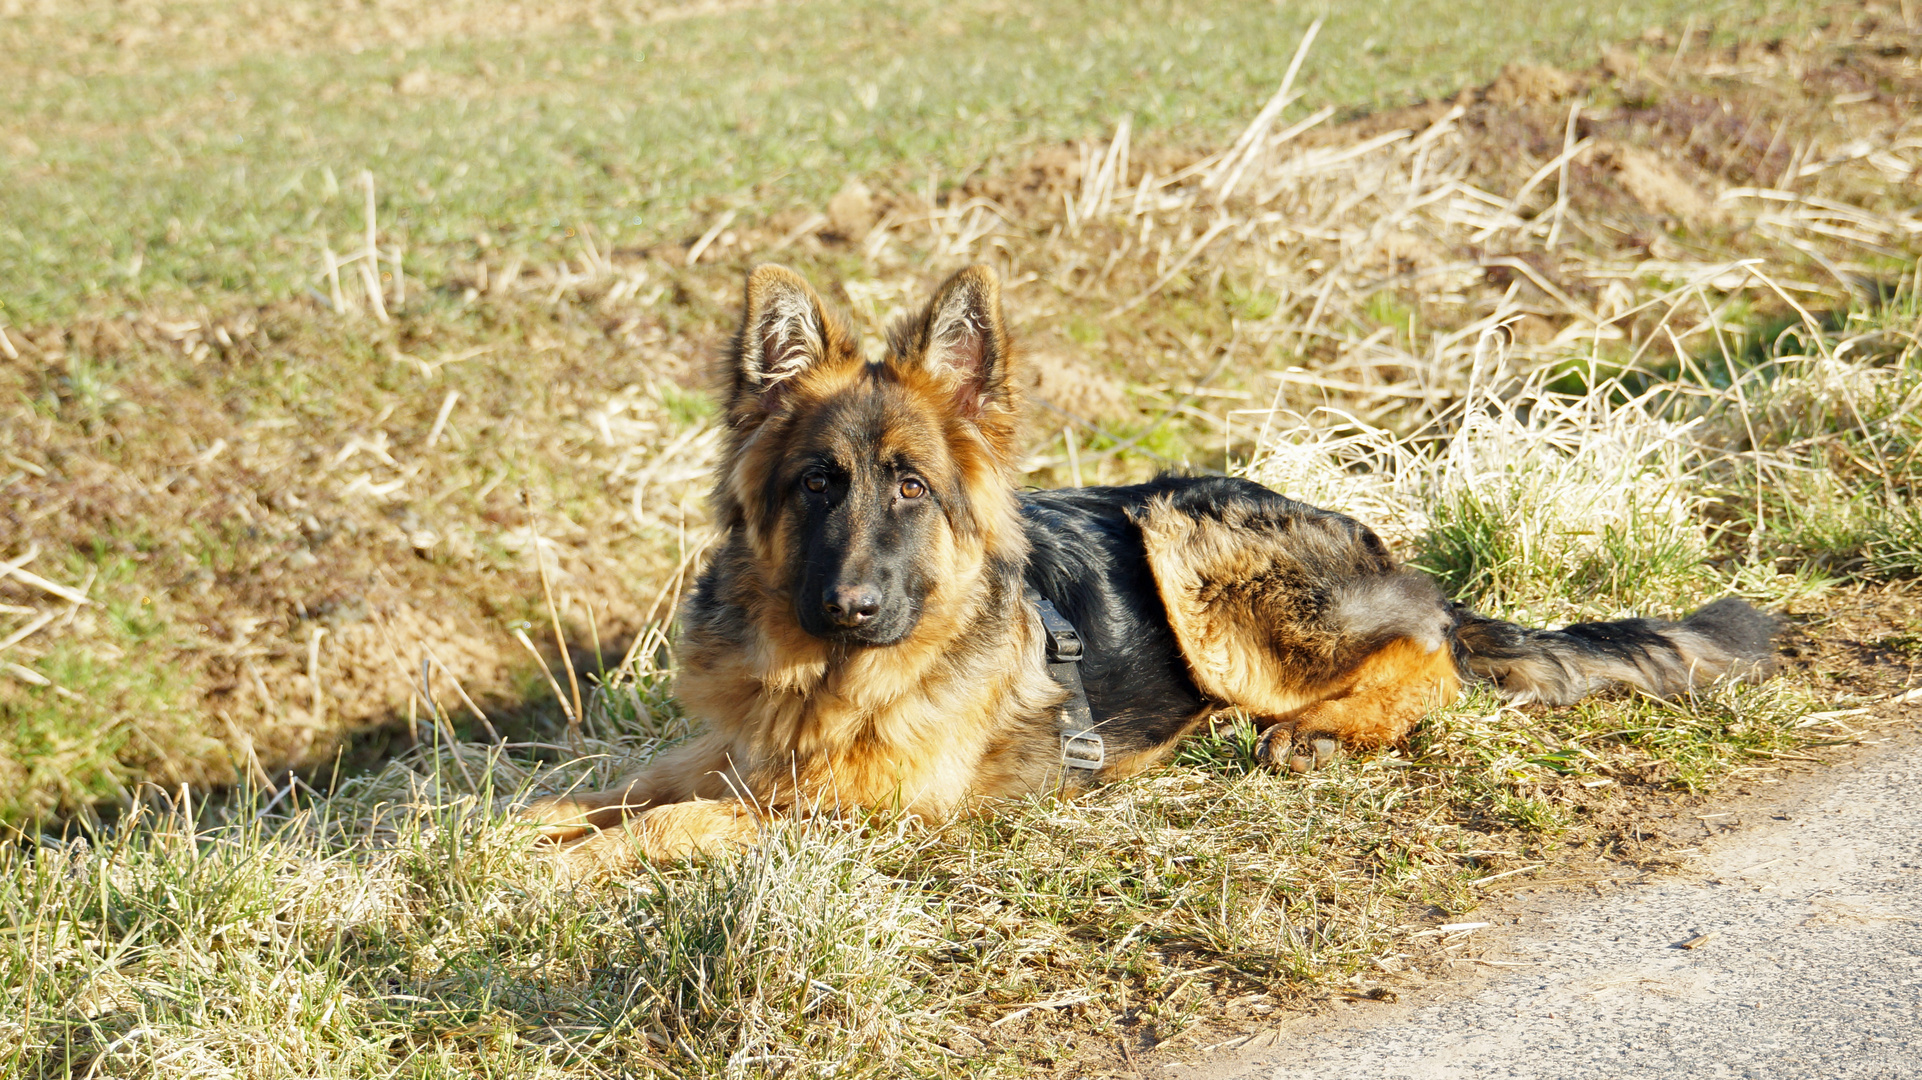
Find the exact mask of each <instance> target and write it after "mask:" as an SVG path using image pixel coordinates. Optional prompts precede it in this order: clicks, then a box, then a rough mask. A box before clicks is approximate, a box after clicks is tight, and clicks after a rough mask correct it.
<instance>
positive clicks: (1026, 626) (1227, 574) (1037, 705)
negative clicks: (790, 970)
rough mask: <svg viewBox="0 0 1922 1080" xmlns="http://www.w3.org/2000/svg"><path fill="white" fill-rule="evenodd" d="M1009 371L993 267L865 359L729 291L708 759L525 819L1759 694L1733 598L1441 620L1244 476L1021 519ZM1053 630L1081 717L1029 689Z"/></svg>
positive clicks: (1286, 748)
mask: <svg viewBox="0 0 1922 1080" xmlns="http://www.w3.org/2000/svg"><path fill="white" fill-rule="evenodd" d="M1018 363H1019V357H1018V354H1017V353H1016V351H1015V349H1014V348H1013V346H1012V345H1011V344H1010V342H1009V339H1008V332H1007V329H1006V326H1005V324H1004V322H1003V318H1002V312H1001V300H1000V285H999V283H998V282H997V280H996V278H995V275H994V273H993V272H992V271H991V270H989V269H988V268H987V267H985V266H975V267H971V268H969V269H966V270H963V271H961V272H960V273H958V274H956V275H955V276H954V277H953V278H951V279H949V280H948V282H947V283H946V284H944V285H942V286H941V288H940V289H939V290H938V292H937V293H936V294H935V296H934V299H933V300H932V302H931V303H929V305H928V306H927V307H926V308H925V309H924V310H923V311H921V312H920V313H919V314H917V315H915V316H912V317H910V318H908V319H906V320H904V321H902V322H900V323H899V324H897V325H896V326H894V327H893V328H892V330H891V331H890V333H889V335H888V342H887V350H886V355H885V357H884V358H883V359H881V360H880V361H878V362H869V361H867V360H865V359H864V358H863V356H862V353H861V351H860V349H859V347H858V345H857V343H856V340H855V339H854V337H853V336H852V334H851V333H850V331H849V330H848V328H847V326H846V325H845V324H844V323H843V322H841V321H840V320H839V319H837V318H836V317H835V316H833V315H832V314H830V313H829V312H828V311H827V310H826V309H825V308H824V307H823V305H822V303H821V299H820V297H819V296H818V295H817V294H816V293H815V291H814V290H813V289H812V288H810V287H809V286H808V284H807V282H805V281H804V280H802V279H801V278H800V277H799V276H798V275H796V274H795V273H793V272H792V271H790V270H787V269H784V268H782V267H778V266H762V267H760V268H758V269H756V270H754V271H753V272H752V273H751V274H750V275H749V276H748V280H747V302H746V310H745V312H744V313H743V317H742V320H741V327H740V332H739V335H738V336H737V337H736V339H735V341H734V344H733V347H732V350H731V353H730V357H729V362H728V363H727V364H726V366H725V370H724V373H723V380H722V382H723V386H722V395H723V397H724V398H725V406H726V423H727V432H728V435H727V444H726V449H725V454H724V456H723V457H722V459H721V463H720V467H719V470H718V474H717V476H716V477H715V484H714V492H713V496H712V501H713V509H714V511H715V514H716V516H717V518H718V523H719V526H720V528H721V530H722V538H721V540H720V546H719V549H718V553H717V554H716V555H715V556H714V558H713V560H712V562H711V563H710V564H709V565H708V566H707V567H706V568H705V570H704V571H703V572H702V573H701V575H700V577H699V580H698V582H697V584H696V586H695V588H694V589H693V590H692V592H691V594H690V599H689V600H688V601H687V603H686V606H685V608H684V610H683V611H682V613H681V618H682V638H681V644H680V655H679V660H680V672H679V675H678V678H677V686H676V689H677V693H678V694H679V697H680V700H681V702H682V703H683V704H684V706H685V707H686V709H687V711H688V712H689V713H690V714H692V716H694V717H696V718H698V719H699V720H701V721H704V722H705V724H706V732H705V734H702V735H700V736H698V737H696V738H694V739H692V740H691V741H689V742H686V743H683V744H681V745H679V746H676V747H674V748H671V749H669V750H667V751H665V752H663V753H661V754H660V755H659V756H657V757H656V758H655V759H654V760H653V761H652V762H650V763H649V764H647V765H646V766H645V767H644V768H642V769H641V770H640V771H638V772H636V773H634V774H633V775H632V776H630V777H628V778H627V779H626V780H625V781H624V782H622V783H621V784H619V785H618V786H616V787H615V788H613V789H611V790H608V791H604V792H599V793H595V794H575V795H568V796H563V797H558V798H552V799H547V800H544V801H542V802H540V803H537V804H535V805H534V806H532V807H530V808H529V809H528V810H527V811H526V814H527V816H529V817H531V818H533V819H534V820H535V821H537V822H539V823H540V824H541V826H542V831H543V833H544V835H545V836H546V837H548V838H549V839H550V840H552V841H555V842H558V843H563V844H566V845H568V846H567V847H566V848H565V849H564V851H565V859H566V861H567V862H568V863H570V864H572V865H573V866H574V867H575V868H577V869H580V870H614V869H618V868H620V867H621V866H622V865H624V864H627V863H630V862H631V861H633V860H637V859H642V858H645V859H671V858H677V857H683V856H687V855H689V854H691V853H694V852H698V851H704V850H712V849H716V848H723V847H727V846H732V845H740V844H746V843H750V842H752V840H753V839H754V837H755V835H756V833H757V831H758V829H759V828H760V825H761V823H762V821H763V820H764V819H766V818H768V817H769V816H770V815H777V814H784V813H785V814H796V813H808V812H814V811H816V810H819V809H824V808H825V809H836V808H838V809H841V810H849V809H853V808H866V809H868V810H871V811H879V810H890V809H900V810H908V811H912V812H914V813H917V814H922V815H934V816H939V815H944V814H948V813H951V812H954V811H957V810H963V809H968V808H979V807H980V806H981V805H982V804H984V803H987V802H991V801H992V800H995V799H998V798H1005V797H1011V796H1024V795H1030V794H1035V793H1046V792H1058V791H1067V792H1070V793H1071V792H1072V791H1074V790H1076V789H1079V788H1081V787H1085V786H1087V785H1089V784H1095V783H1100V782H1103V781H1107V780H1111V779H1114V778H1117V777H1122V776H1126V775H1129V774H1131V773H1135V772H1138V771H1140V770H1142V769H1144V768H1147V767H1148V766H1150V765H1152V764H1154V763H1155V762H1158V761H1160V760H1162V759H1164V758H1166V757H1167V756H1168V755H1169V754H1170V753H1171V752H1172V751H1173V749H1174V747H1175V745H1176V744H1177V743H1178V742H1179V741H1180V739H1181V738H1182V736H1184V735H1186V734H1187V733H1188V732H1190V731H1192V730H1193V729H1194V728H1195V727H1196V725H1198V724H1200V723H1201V722H1202V721H1203V720H1205V719H1206V718H1207V717H1208V716H1209V715H1210V714H1211V713H1214V712H1216V711H1217V710H1221V709H1226V708H1231V707H1239V708H1242V709H1245V710H1247V712H1248V713H1249V714H1251V715H1252V716H1254V717H1255V718H1256V719H1257V723H1258V725H1260V726H1262V727H1263V729H1264V731H1263V734H1262V736H1261V739H1260V742H1259V743H1258V748H1259V752H1260V755H1261V757H1262V758H1263V760H1264V761H1266V762H1267V763H1269V764H1271V765H1273V766H1275V767H1278V768H1284V769H1292V770H1294V771H1298V772H1304V771H1307V770H1310V769H1314V768H1317V767H1320V766H1321V765H1323V764H1325V763H1326V762H1327V761H1328V760H1329V759H1330V758H1331V757H1332V756H1333V755H1334V754H1335V752H1336V750H1337V747H1338V744H1343V743H1345V744H1347V745H1348V746H1350V747H1355V748H1369V747H1379V746H1384V745H1387V744H1391V743H1394V742H1396V741H1397V740H1400V739H1401V738H1402V737H1403V736H1404V735H1406V734H1407V733H1408V731H1409V729H1410V728H1411V727H1412V726H1413V725H1414V724H1415V722H1416V721H1417V720H1419V719H1420V718H1421V716H1422V715H1423V714H1424V713H1425V712H1427V711H1428V710H1430V709H1432V708H1435V707H1437V706H1439V705H1442V704H1445V703H1447V702H1449V701H1451V700H1452V699H1453V698H1454V697H1455V695H1456V694H1457V693H1458V692H1459V691H1460V689H1461V687H1462V685H1463V683H1464V682H1465V681H1474V682H1485V683H1489V684H1492V686H1493V687H1494V688H1495V690H1496V691H1497V692H1498V693H1500V694H1502V695H1503V696H1505V697H1507V698H1508V699H1510V700H1513V701H1517V702H1529V701H1537V702H1547V703H1565V702H1569V701H1573V700H1575V699H1576V698H1579V697H1581V696H1583V695H1585V694H1587V693H1589V692H1591V691H1594V690H1596V689H1599V688H1601V687H1603V686H1606V685H1610V684H1625V685H1627V686H1631V687H1635V688H1637V689H1640V690H1643V691H1645V692H1648V693H1651V694H1656V695H1661V696H1669V695H1674V694H1677V693H1680V692H1682V691H1685V690H1687V689H1689V688H1690V687H1692V686H1697V685H1700V684H1702V683H1705V682H1707V681H1709V680H1712V679H1716V678H1719V677H1723V676H1738V675H1754V674H1760V673H1763V672H1765V671H1766V670H1767V669H1768V668H1769V667H1770V663H1771V656H1772V638H1773V635H1774V633H1775V631H1776V623H1775V620H1774V619H1772V618H1771V617H1769V616H1767V615H1764V614H1762V613H1760V612H1758V611H1756V610H1755V609H1753V608H1751V607H1750V606H1749V605H1748V604H1746V603H1744V602H1742V601H1741V600H1738V599H1735V598H1733V597H1731V598H1727V599H1723V600H1719V601H1717V602H1715V603H1713V604H1710V605H1709V606H1708V607H1705V608H1703V609H1702V610H1700V611H1698V612H1696V613H1695V614H1693V615H1691V616H1689V617H1687V618H1685V619H1683V620H1681V621H1679V622H1666V621H1658V620H1652V619H1628V620H1624V621H1620V622H1601V623H1578V624H1576V625H1573V626H1569V627H1566V628H1564V629H1561V630H1534V629H1525V628H1523V627H1520V626H1516V625H1513V624H1510V623H1505V622H1498V621H1496V620H1493V619H1488V618H1484V617H1482V616H1479V615H1476V614H1474V613H1472V612H1470V611H1468V610H1467V609H1465V608H1463V607H1461V606H1459V605H1456V604H1452V603H1450V602H1449V601H1448V600H1447V599H1445V598H1444V597H1443V596H1442V594H1441V592H1440V591H1439V590H1438V589H1437V588H1436V586H1435V585H1434V584H1433V583H1432V582H1431V581H1430V580H1428V579H1427V578H1426V577H1424V576H1422V575H1421V574H1419V573H1416V572H1414V571H1411V570H1408V569H1405V568H1402V567H1400V566H1397V565H1396V563H1395V560H1394V559H1393V558H1392V557H1391V556H1390V554H1389V551H1388V549H1387V547H1386V546H1385V545H1384V544H1383V543H1382V541H1381V539H1380V538H1379V537H1377V536H1376V535H1375V533H1374V532H1372V531H1371V530H1370V529H1369V528H1368V527H1367V526H1365V525H1362V524H1361V523H1359V522H1357V521H1355V520H1353V519H1352V518H1348V517H1345V516H1343V515H1341V514H1337V513H1331V512H1329V511H1326V510H1319V509H1316V508H1314V507H1312V506H1307V505H1304V504H1302V503H1298V502H1294V501H1292V500H1290V499H1287V498H1284V497H1283V496H1281V495H1278V494H1276V493H1275V492H1273V491H1270V490H1268V489H1266V488H1264V487H1261V486H1260V485H1258V484H1254V483H1251V482H1249V481H1246V480H1237V479H1229V478H1224V477H1200V476H1175V475H1168V476H1162V477H1160V478H1159V479H1156V480H1153V481H1151V482H1149V483H1145V484H1136V485H1132V486H1128V487H1097V488H1078V489H1072V490H1062V491H1030V492H1023V491H1022V490H1021V489H1020V487H1019V473H1018V472H1017V468H1016V460H1017V457H1018V454H1019V451H1020V449H1021V442H1020V425H1019V423H1018V421H1019V418H1020V416H1021V413H1022V402H1021V395H1020V393H1019V391H1018V382H1017V379H1016V377H1015V368H1016V365H1017V364H1018ZM1044 601H1045V603H1044ZM1063 617H1064V618H1065V619H1066V621H1067V623H1069V624H1072V627H1073V629H1074V630H1075V631H1076V632H1077V633H1078V637H1079V643H1080V645H1081V653H1082V657H1081V659H1080V661H1079V664H1078V668H1079V683H1080V686H1081V688H1083V689H1081V691H1080V692H1079V693H1078V692H1077V687H1076V686H1075V680H1074V679H1072V678H1064V677H1062V676H1061V675H1060V674H1059V673H1058V672H1057V671H1054V670H1051V668H1050V663H1049V661H1050V655H1049V650H1048V640H1049V635H1050V628H1051V627H1057V628H1058V627H1059V626H1060V625H1061V623H1060V621H1059V619H1060V618H1063ZM1055 659H1056V660H1057V663H1056V664H1055V665H1054V667H1055V668H1057V669H1059V668H1063V667H1072V666H1074V665H1070V664H1065V663H1062V662H1059V661H1060V657H1055ZM1083 695H1085V704H1083V701H1082V697H1083ZM1075 716H1079V717H1080V718H1081V719H1080V720H1078V721H1074V720H1072V719H1071V718H1072V717H1075ZM1090 735H1092V736H1094V738H1093V740H1092V746H1093V747H1094V748H1096V749H1094V751H1093V752H1092V753H1090V751H1089V746H1090V740H1089V738H1088V736H1090Z"/></svg>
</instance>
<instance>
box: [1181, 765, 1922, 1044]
mask: <svg viewBox="0 0 1922 1080" xmlns="http://www.w3.org/2000/svg"><path fill="white" fill-rule="evenodd" d="M1741 816H1742V817H1744V818H1747V819H1748V820H1749V821H1751V822H1753V823H1754V824H1753V826H1752V827H1750V828H1746V829H1743V830H1740V831H1738V832H1736V833H1734V834H1732V835H1730V836H1728V837H1727V838H1726V839H1723V840H1721V841H1718V842H1714V843H1713V844H1711V845H1710V846H1709V847H1708V850H1707V852H1706V854H1704V855H1703V856H1701V857H1700V858H1698V859H1695V860H1692V861H1691V862H1690V864H1689V866H1688V868H1687V869H1686V870H1684V871H1682V872H1681V873H1680V874H1678V875H1675V876H1673V877H1670V878H1667V879H1664V880H1661V881H1658V882H1654V883H1651V884H1647V885H1642V886H1637V887H1634V888H1631V889H1625V890H1621V891H1618V892H1615V893H1613V894H1611V895H1608V896H1606V897H1603V898H1599V899H1597V898H1592V897H1591V898H1590V899H1588V900H1587V901H1585V902H1584V901H1582V900H1581V899H1580V898H1570V897H1567V896H1566V895H1564V896H1563V897H1561V898H1560V899H1552V898H1549V897H1541V898H1539V904H1540V906H1539V907H1538V908H1537V909H1536V910H1534V911H1529V910H1527V907H1528V904H1529V901H1528V900H1520V901H1518V902H1516V903H1514V904H1511V910H1512V911H1519V913H1520V916H1521V917H1520V925H1519V926H1516V927H1512V928H1511V927H1504V926H1497V927H1493V928H1490V929H1489V930H1486V931H1481V932H1479V933H1478V934H1477V937H1478V938H1479V937H1480V936H1481V935H1487V939H1486V940H1477V941H1475V942H1474V945H1473V946H1472V947H1471V948H1469V949H1468V950H1466V952H1468V953H1469V954H1474V953H1475V952H1476V951H1477V950H1478V949H1479V950H1481V953H1480V955H1482V956H1483V957H1485V958H1491V959H1492V958H1497V957H1499V962H1500V964H1502V965H1510V964H1512V965H1525V966H1515V967H1507V966H1501V967H1496V966H1493V965H1490V966H1488V970H1492V971H1498V972H1499V974H1498V975H1496V976H1494V977H1492V978H1489V979H1486V980H1484V981H1482V982H1481V983H1480V984H1479V985H1477V986H1474V987H1472V988H1469V989H1468V990H1466V992H1460V993H1457V994H1456V995H1455V996H1454V997H1453V999H1452V1000H1439V1001H1435V1002H1432V1003H1428V1004H1416V1005H1376V1004H1374V1003H1363V1004H1358V1005H1353V1006H1349V1007H1347V1008H1345V1009H1343V1010H1341V1012H1342V1015H1341V1016H1340V1017H1338V1018H1336V1019H1335V1020H1333V1021H1332V1022H1330V1021H1329V1020H1328V1019H1327V1018H1325V1017H1324V1018H1321V1019H1319V1020H1318V1021H1308V1022H1305V1023H1303V1024H1300V1025H1296V1026H1295V1027H1294V1028H1293V1029H1291V1030H1285V1031H1283V1032H1282V1033H1281V1034H1280V1036H1279V1039H1278V1040H1274V1041H1273V1042H1272V1043H1271V1045H1269V1046H1267V1047H1264V1048H1262V1049H1259V1050H1254V1051H1252V1052H1249V1053H1247V1054H1246V1055H1245V1056H1242V1057H1239V1058H1238V1059H1236V1060H1231V1061H1225V1060H1220V1059H1217V1060H1215V1061H1211V1062H1203V1063H1200V1064H1190V1065H1179V1064H1177V1065H1171V1066H1168V1067H1166V1070H1165V1073H1164V1075H1165V1076H1166V1077H1168V1078H1170V1080H1202V1078H1206V1080H1292V1078H1296V1077H1303V1078H1305V1077H1314V1078H1315V1080H1339V1078H1348V1077H1355V1078H1363V1077H1366V1078H1368V1080H1403V1078H1406V1080H1417V1078H1419V1080H1431V1078H1432V1080H1442V1078H1446V1080H1456V1078H1462V1080H1469V1078H1473V1080H1480V1078H1496V1077H1501V1078H1532V1077H1542V1078H1550V1077H1552V1078H1555V1080H1578V1078H1581V1080H1585V1078H1590V1077H1593V1078H1609V1080H1628V1078H1639V1077H1651V1078H1654V1077H1660V1078H1674V1077H1698V1076H1699V1077H1743V1078H1747V1077H1754V1078H1758V1080H1760V1078H1766V1080H1802V1078H1809V1080H1815V1078H1821V1080H1833V1078H1844V1077H1847V1078H1856V1077H1861V1078H1869V1077H1873V1078H1882V1077H1887V1078H1890V1080H1896V1078H1903V1080H1907V1078H1912V1077H1922V745H1918V744H1917V742H1916V741H1915V740H1913V739H1902V740H1900V743H1899V745H1898V746H1896V748H1894V749H1891V750H1889V751H1887V752H1885V753H1883V754H1881V755H1879V756H1876V757H1872V758H1869V759H1867V760H1865V761H1861V762H1858V763H1857V764H1856V765H1854V766H1841V767H1837V768H1836V769H1834V770H1832V771H1831V772H1829V773H1827V774H1825V775H1824V776H1823V778H1822V779H1821V780H1820V781H1818V782H1817V783H1816V784H1815V785H1814V786H1812V787H1811V788H1810V789H1809V790H1807V791H1805V792H1804V793H1803V794H1802V795H1801V796H1800V797H1799V798H1796V799H1793V800H1791V801H1790V802H1788V803H1787V804H1786V805H1779V806H1775V807H1770V808H1767V809H1764V810H1758V811H1744V812H1742V814H1741ZM1706 820H1709V821H1712V820H1713V818H1712V817H1711V818H1706ZM1479 917H1483V916H1479V915H1469V916H1465V917H1464V919H1476V918H1479ZM1702 937H1706V938H1707V940H1706V941H1700V942H1698V943H1697V944H1696V947H1694V948H1684V947H1681V945H1680V943H1681V942H1684V941H1690V940H1691V939H1698V938H1702ZM1256 1041H1257V1042H1260V1041H1261V1040H1256Z"/></svg>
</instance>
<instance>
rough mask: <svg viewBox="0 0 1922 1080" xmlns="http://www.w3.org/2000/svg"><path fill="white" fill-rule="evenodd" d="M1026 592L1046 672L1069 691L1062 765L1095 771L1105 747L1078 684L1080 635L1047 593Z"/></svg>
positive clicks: (1064, 705) (1063, 725) (1063, 708)
mask: <svg viewBox="0 0 1922 1080" xmlns="http://www.w3.org/2000/svg"><path fill="white" fill-rule="evenodd" d="M1027 593H1028V601H1029V603H1032V604H1033V605H1034V607H1035V610H1036V611H1037V612H1039V613H1040V615H1041V629H1042V631H1043V633H1044V634H1045V635H1046V637H1047V642H1048V674H1049V675H1050V676H1051V677H1053V679H1054V681H1055V682H1058V683H1060V684H1061V685H1062V686H1064V687H1066V688H1067V689H1068V693H1069V697H1068V700H1067V701H1066V702H1064V703H1062V706H1061V715H1060V725H1061V727H1060V730H1061V765H1062V768H1063V769H1078V770H1081V771H1083V772H1086V773H1089V774H1092V773H1095V772H1097V771H1099V770H1100V768H1101V766H1102V764H1103V763H1104V762H1105V761H1106V760H1107V751H1106V748H1105V747H1104V746H1103V745H1102V742H1101V735H1100V734H1099V733H1098V732H1096V731H1095V730H1094V726H1095V724H1094V711H1093V710H1091V709H1090V708H1089V707H1088V690H1087V688H1086V687H1085V686H1083V685H1082V684H1081V656H1082V651H1081V635H1080V634H1079V633H1077V632H1076V631H1075V628H1074V624H1073V623H1071V622H1069V621H1068V620H1067V619H1065V618H1062V616H1061V612H1059V611H1057V610H1055V606H1054V603H1053V602H1052V601H1050V600H1049V599H1048V598H1047V597H1045V596H1043V595H1041V593H1040V592H1039V591H1037V590H1036V589H1034V588H1032V587H1030V588H1029V589H1028V590H1027Z"/></svg>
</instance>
